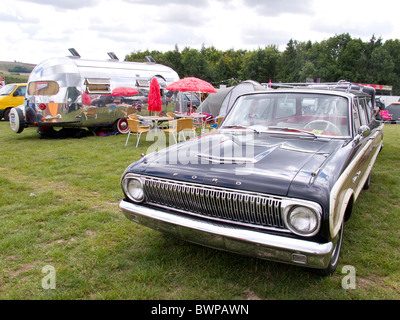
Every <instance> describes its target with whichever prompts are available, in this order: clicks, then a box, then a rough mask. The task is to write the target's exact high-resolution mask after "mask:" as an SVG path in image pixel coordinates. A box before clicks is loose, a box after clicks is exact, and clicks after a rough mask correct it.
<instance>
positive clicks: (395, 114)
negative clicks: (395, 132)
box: [385, 102, 400, 120]
mask: <svg viewBox="0 0 400 320" xmlns="http://www.w3.org/2000/svg"><path fill="white" fill-rule="evenodd" d="M385 110H388V111H389V114H391V115H392V119H393V120H397V119H400V103H398V102H395V103H392V104H391V105H390V106H387V107H386V108H385Z"/></svg>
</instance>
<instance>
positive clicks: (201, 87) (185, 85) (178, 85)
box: [166, 77, 217, 93]
mask: <svg viewBox="0 0 400 320" xmlns="http://www.w3.org/2000/svg"><path fill="white" fill-rule="evenodd" d="M166 89H167V90H169V91H192V92H209V93H216V92H217V90H215V88H214V87H213V86H212V85H211V84H210V83H208V82H207V81H204V80H201V79H199V78H195V77H188V78H183V79H180V80H178V81H175V82H174V83H171V84H170V85H169V86H167V88H166Z"/></svg>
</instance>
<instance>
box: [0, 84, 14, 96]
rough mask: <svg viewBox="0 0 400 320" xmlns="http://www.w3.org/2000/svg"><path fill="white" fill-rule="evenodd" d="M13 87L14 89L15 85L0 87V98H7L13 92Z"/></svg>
mask: <svg viewBox="0 0 400 320" xmlns="http://www.w3.org/2000/svg"><path fill="white" fill-rule="evenodd" d="M15 87H16V85H13V84H7V85H5V86H4V87H2V88H1V89H0V96H8V95H9V94H11V92H13V90H14V89H15Z"/></svg>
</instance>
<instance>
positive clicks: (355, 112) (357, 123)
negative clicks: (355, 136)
mask: <svg viewBox="0 0 400 320" xmlns="http://www.w3.org/2000/svg"><path fill="white" fill-rule="evenodd" d="M352 109H353V119H354V130H355V132H358V129H360V127H361V121H360V115H359V111H358V99H354V100H353V106H352Z"/></svg>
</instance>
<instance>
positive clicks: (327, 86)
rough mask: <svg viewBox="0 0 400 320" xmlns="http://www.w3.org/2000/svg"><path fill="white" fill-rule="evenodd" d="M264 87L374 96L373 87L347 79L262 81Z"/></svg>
mask: <svg viewBox="0 0 400 320" xmlns="http://www.w3.org/2000/svg"><path fill="white" fill-rule="evenodd" d="M263 85H264V86H265V87H266V89H282V88H310V89H322V90H340V91H345V92H364V93H367V94H369V95H371V96H372V95H373V96H375V89H374V88H372V87H368V86H363V85H360V84H354V83H352V82H350V81H347V80H340V81H338V82H318V83H315V82H304V83H303V82H298V83H263Z"/></svg>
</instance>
